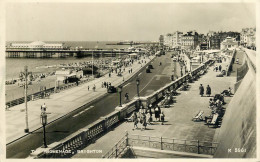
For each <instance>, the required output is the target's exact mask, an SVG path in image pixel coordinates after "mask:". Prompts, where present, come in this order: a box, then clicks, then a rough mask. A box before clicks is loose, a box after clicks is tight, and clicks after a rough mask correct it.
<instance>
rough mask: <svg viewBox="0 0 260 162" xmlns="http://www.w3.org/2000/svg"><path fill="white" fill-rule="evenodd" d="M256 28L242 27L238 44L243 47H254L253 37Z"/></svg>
mask: <svg viewBox="0 0 260 162" xmlns="http://www.w3.org/2000/svg"><path fill="white" fill-rule="evenodd" d="M255 33H256V28H243V29H242V31H241V33H240V37H241V41H240V44H241V45H243V46H244V47H252V48H255V44H256V39H255Z"/></svg>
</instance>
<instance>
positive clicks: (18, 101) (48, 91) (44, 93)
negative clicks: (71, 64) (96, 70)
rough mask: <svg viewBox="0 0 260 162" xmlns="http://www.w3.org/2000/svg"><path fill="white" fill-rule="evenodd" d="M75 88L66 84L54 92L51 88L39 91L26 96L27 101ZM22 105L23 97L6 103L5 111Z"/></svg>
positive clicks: (74, 85)
mask: <svg viewBox="0 0 260 162" xmlns="http://www.w3.org/2000/svg"><path fill="white" fill-rule="evenodd" d="M89 81H91V80H82V81H79V82H78V84H79V85H80V84H83V83H86V82H89ZM76 86H77V84H76V83H70V84H66V85H63V86H60V87H57V89H56V90H55V87H52V88H49V89H46V90H44V91H40V92H36V93H33V94H30V95H28V96H27V101H34V100H38V99H44V98H48V97H49V96H50V95H51V94H53V93H57V92H60V91H64V90H66V89H70V88H72V87H76ZM23 103H24V97H20V98H18V99H14V100H12V101H8V102H6V104H5V105H6V109H9V108H10V107H13V106H16V105H19V104H23Z"/></svg>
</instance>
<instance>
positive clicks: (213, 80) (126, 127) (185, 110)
mask: <svg viewBox="0 0 260 162" xmlns="http://www.w3.org/2000/svg"><path fill="white" fill-rule="evenodd" d="M216 64H217V65H220V64H221V65H222V67H226V65H227V64H228V62H223V63H216ZM216 64H214V65H213V66H212V67H210V68H209V70H208V72H207V73H206V74H205V75H204V76H202V77H201V78H200V79H199V80H198V81H195V82H194V83H190V86H189V88H188V90H187V91H178V92H179V93H180V94H179V95H178V96H176V97H175V98H174V100H175V101H176V103H174V105H173V106H172V107H170V108H162V111H164V114H165V120H166V122H165V124H164V125H161V123H160V122H154V124H153V125H148V126H147V129H146V130H143V131H141V130H140V129H136V130H132V129H133V126H134V125H133V123H126V122H124V123H122V124H120V125H119V126H117V127H116V128H114V130H112V131H110V132H108V133H107V134H105V135H104V136H102V137H100V138H99V139H97V140H96V142H95V143H93V144H91V145H89V146H87V147H86V148H84V149H83V150H84V151H82V152H84V153H78V154H76V155H74V156H73V158H101V157H102V155H104V154H106V153H107V152H108V151H109V150H110V149H111V148H112V147H113V146H114V145H115V144H116V143H117V142H118V141H119V140H120V139H121V138H122V137H123V136H124V135H125V132H126V131H128V133H129V134H138V135H147V136H155V137H161V136H162V137H165V138H176V139H187V140H200V141H209V142H215V141H216V139H217V138H218V136H217V135H218V133H216V132H218V130H219V128H209V127H208V126H207V125H204V122H193V121H192V120H191V119H192V117H193V116H195V115H196V114H197V113H198V112H199V111H200V110H203V111H204V115H210V113H211V110H210V109H209V108H208V106H209V97H200V95H199V85H200V84H203V86H204V88H205V89H206V86H207V85H210V87H211V90H212V96H213V95H215V94H219V93H220V92H222V91H223V90H225V89H228V87H231V88H233V85H234V83H235V81H236V77H233V76H231V77H227V76H224V77H216V75H217V74H218V73H217V72H215V71H213V67H214V66H215V65H216ZM230 100H231V97H225V102H227V104H226V105H224V107H227V105H228V103H229V102H230ZM153 117H154V116H153ZM139 127H140V126H139ZM215 134H216V135H215ZM88 150H89V152H91V150H102V153H98V152H99V151H96V153H87V152H88ZM92 152H94V151H92Z"/></svg>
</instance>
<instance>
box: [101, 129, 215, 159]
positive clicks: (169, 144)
mask: <svg viewBox="0 0 260 162" xmlns="http://www.w3.org/2000/svg"><path fill="white" fill-rule="evenodd" d="M217 145H218V143H216V142H209V141H199V140H186V139H174V138H165V137H152V136H145V135H134V134H133V135H130V134H128V133H127V132H126V135H125V136H124V137H123V138H122V139H121V140H120V141H119V142H118V143H117V144H116V145H115V146H114V147H113V148H112V149H111V150H109V151H108V152H107V153H106V154H105V155H104V156H103V157H102V158H120V157H122V156H123V153H124V152H125V150H126V148H127V146H130V147H134V146H138V147H145V148H153V149H158V150H170V151H178V152H188V153H195V154H206V155H214V153H215V152H216V149H217Z"/></svg>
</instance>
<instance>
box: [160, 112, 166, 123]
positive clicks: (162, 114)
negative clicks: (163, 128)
mask: <svg viewBox="0 0 260 162" xmlns="http://www.w3.org/2000/svg"><path fill="white" fill-rule="evenodd" d="M164 117H165V115H164V113H163V111H162V112H161V114H160V119H161V122H162V123H161V124H162V125H163V123H164Z"/></svg>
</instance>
